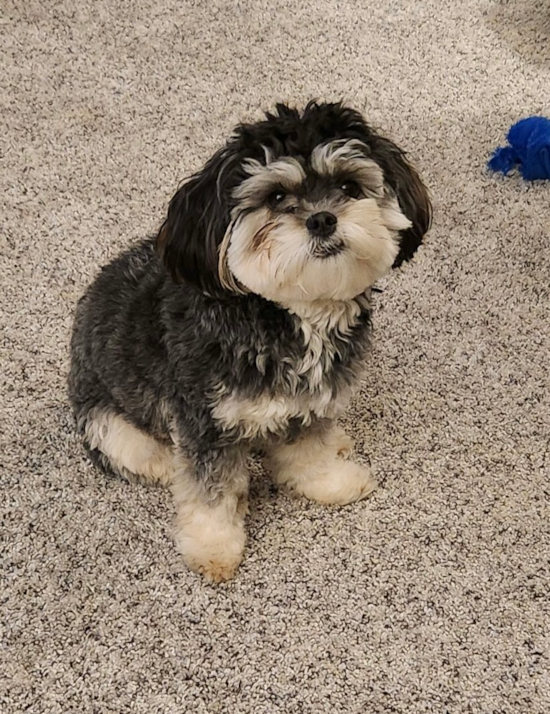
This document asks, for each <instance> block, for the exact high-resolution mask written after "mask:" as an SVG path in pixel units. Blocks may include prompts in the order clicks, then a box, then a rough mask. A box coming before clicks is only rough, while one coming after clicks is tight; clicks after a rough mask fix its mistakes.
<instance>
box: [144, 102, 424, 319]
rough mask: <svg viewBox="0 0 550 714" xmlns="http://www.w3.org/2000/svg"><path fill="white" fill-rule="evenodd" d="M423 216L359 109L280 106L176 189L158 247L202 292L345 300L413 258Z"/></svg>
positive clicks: (406, 170) (176, 272)
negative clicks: (356, 110)
mask: <svg viewBox="0 0 550 714" xmlns="http://www.w3.org/2000/svg"><path fill="white" fill-rule="evenodd" d="M430 219H431V206H430V202H429V198H428V195H427V192H426V190H425V188H424V186H423V184H422V182H421V181H420V179H419V177H418V175H417V173H416V171H415V170H414V169H413V168H412V167H411V166H410V164H409V163H408V162H407V161H406V159H405V158H404V156H403V153H402V152H401V151H400V150H399V149H398V148H397V147H396V146H395V144H393V143H392V142H390V141H389V140H388V139H385V138H383V137H381V136H380V135H378V134H377V133H376V132H374V131H373V130H372V129H371V128H370V127H368V126H367V125H366V124H365V122H364V121H363V119H362V117H361V116H360V115H359V114H358V113H357V112H355V111H353V110H351V109H348V108H345V107H343V106H342V105H340V104H317V103H310V104H309V105H308V106H307V107H306V109H305V110H304V111H303V112H298V111H297V110H294V109H289V108H288V107H285V106H282V105H279V106H278V113H277V114H276V115H269V114H268V115H267V119H266V120H265V121H262V122H259V123H258V124H254V125H241V126H239V127H237V129H236V131H235V134H234V136H233V137H232V139H230V141H229V142H228V144H227V145H226V147H224V149H222V150H220V151H219V152H218V153H217V154H215V155H214V157H212V159H210V161H209V162H208V163H207V164H206V166H205V168H204V169H203V171H202V172H201V173H199V174H197V175H195V176H194V177H192V178H191V179H190V180H189V181H188V182H187V183H186V184H184V186H183V187H182V188H181V189H180V190H179V191H178V193H177V194H176V195H175V196H174V198H173V199H172V202H171V204H170V208H169V211H168V218H167V220H166V221H165V223H164V225H163V227H162V229H161V231H160V233H159V237H158V246H159V248H160V250H161V253H162V254H163V256H164V261H165V263H166V265H167V267H168V269H169V270H170V272H171V274H172V275H173V277H174V278H175V279H181V278H183V279H185V280H188V281H191V282H193V283H195V284H197V285H199V286H200V287H201V288H203V289H204V290H206V291H207V292H210V293H214V292H215V293H219V292H220V291H224V290H225V291H232V292H237V293H239V292H240V293H243V292H244V293H246V292H253V293H256V294H258V295H261V296H262V297H265V298H267V299H269V300H273V301H275V302H279V303H281V304H283V305H290V304H292V303H294V302H302V301H313V300H349V299H351V298H353V297H355V296H357V295H359V294H361V293H363V292H364V291H365V290H366V289H367V288H368V287H370V286H371V285H372V284H373V283H374V282H376V280H378V279H379V278H380V277H382V276H383V275H384V274H385V273H387V272H388V271H389V270H390V269H391V268H392V266H394V267H395V266H397V265H400V264H401V263H402V262H403V261H404V260H408V259H409V258H410V257H412V255H413V254H414V252H415V251H416V249H417V247H418V246H419V244H420V242H421V240H422V237H423V235H424V233H425V232H426V230H427V229H428V227H429V224H430Z"/></svg>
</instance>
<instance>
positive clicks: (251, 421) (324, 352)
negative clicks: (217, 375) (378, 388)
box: [212, 308, 359, 438]
mask: <svg viewBox="0 0 550 714" xmlns="http://www.w3.org/2000/svg"><path fill="white" fill-rule="evenodd" d="M358 315H359V311H358V310H357V309H349V308H348V309H346V310H343V311H342V313H341V314H336V315H334V314H330V315H328V316H327V315H321V316H320V318H318V319H304V318H302V319H301V320H300V322H299V328H300V333H301V334H300V345H301V349H300V350H299V352H298V354H296V353H295V354H294V355H293V356H291V355H290V354H288V355H286V354H281V355H278V356H277V359H276V370H275V371H276V374H277V377H276V379H275V380H274V382H273V383H272V384H270V385H269V388H266V389H265V390H263V391H261V392H260V393H259V394H254V395H253V396H252V395H247V394H246V390H242V389H240V390H235V389H231V387H230V385H219V387H218V389H217V390H216V394H215V397H214V399H213V401H212V406H213V408H212V414H213V416H214V418H215V419H216V421H217V422H218V424H219V425H220V426H221V427H222V428H223V429H224V430H238V432H239V435H240V436H241V437H242V438H264V437H266V436H268V435H269V434H279V435H281V434H284V433H285V432H286V431H287V430H288V429H289V427H290V425H291V424H293V425H296V424H298V425H301V426H304V427H306V426H308V425H309V424H311V423H312V422H313V421H314V420H316V419H323V418H330V419H332V418H335V417H337V416H338V415H339V414H340V413H341V412H342V411H343V409H344V408H345V407H346V405H347V402H348V400H349V395H350V391H351V387H350V381H353V380H351V379H350V377H353V376H354V375H355V376H356V377H358V376H359V374H358V372H359V370H358V365H353V364H351V363H350V362H351V360H347V361H346V355H345V352H346V349H345V348H346V344H347V343H349V342H350V341H351V340H352V339H353V337H352V333H353V328H354V326H355V324H356V322H357V319H358ZM314 317H315V316H314ZM343 364H345V368H346V372H347V374H346V377H347V378H345V379H344V378H341V375H340V373H339V371H340V372H341V371H342V370H341V368H342V365H343ZM336 365H338V369H337V366H336ZM338 370H339V371H338Z"/></svg>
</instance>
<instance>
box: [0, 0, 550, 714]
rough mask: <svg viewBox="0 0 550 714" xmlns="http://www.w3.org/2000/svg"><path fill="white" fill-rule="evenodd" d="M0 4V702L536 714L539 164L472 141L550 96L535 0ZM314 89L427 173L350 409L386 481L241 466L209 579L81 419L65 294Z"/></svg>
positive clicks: (3, 705)
mask: <svg viewBox="0 0 550 714" xmlns="http://www.w3.org/2000/svg"><path fill="white" fill-rule="evenodd" d="M0 32H1V37H0V54H1V68H0V84H1V92H0V106H1V111H0V123H1V126H0V154H1V158H0V181H1V185H0V201H1V203H2V208H1V214H0V215H1V220H2V226H1V231H0V261H1V262H0V281H1V306H0V310H1V317H0V322H1V330H2V331H1V350H2V352H1V359H2V363H1V370H0V383H1V385H2V387H1V395H0V410H1V411H0V416H1V443H0V461H1V473H0V478H1V482H2V487H1V494H2V498H1V512H2V523H1V525H2V582H1V584H0V598H1V603H2V607H1V614H2V627H3V629H2V635H1V643H2V661H1V664H0V710H1V711H2V712H5V713H6V714H20V713H22V712H31V713H35V712H36V713H39V714H42V713H44V714H50V713H51V714H53V713H55V714H67V713H69V712H74V713H75V714H88V713H90V714H91V713H92V712H94V713H98V714H103V713H104V712H113V713H114V714H125V713H126V712H135V713H138V714H142V713H143V714H145V713H147V714H151V713H155V712H159V713H163V714H164V713H166V714H172V713H174V714H176V713H177V714H187V713H189V714H194V713H195V712H197V713H198V714H203V713H204V714H214V713H219V712H223V713H228V714H229V713H231V714H241V713H243V714H248V713H250V714H252V713H254V714H277V713H279V712H280V713H281V714H282V713H284V714H294V713H296V714H306V713H307V714H321V713H325V712H327V713H328V712H345V713H347V712H353V713H357V714H359V713H361V714H386V713H388V712H399V713H402V714H419V713H423V712H433V713H434V714H455V713H456V714H458V713H460V714H462V713H466V712H471V713H480V714H548V712H549V711H550V669H549V657H550V585H549V583H550V565H549V561H550V479H549V467H550V457H549V449H548V441H549V434H550V379H549V363H550V325H549V318H548V310H549V305H550V299H549V295H548V291H549V282H550V182H549V183H546V184H545V183H542V182H541V183H539V184H538V185H535V184H533V185H526V184H524V183H522V182H521V180H519V179H518V178H517V177H509V178H507V179H502V178H496V177H493V176H490V175H488V174H487V173H486V172H485V168H484V166H485V162H486V159H487V157H488V155H489V154H490V152H491V151H492V149H493V148H495V147H496V146H497V145H499V144H500V143H502V141H503V139H504V135H505V133H506V131H507V129H508V127H509V125H510V124H511V123H513V122H514V121H516V120H517V119H519V118H521V117H523V116H527V115H530V114H536V113H541V114H545V115H547V116H550V92H549V90H550V10H549V5H548V3H547V2H546V1H545V0H538V1H536V0H508V1H503V2H500V3H499V2H495V1H494V0H463V1H462V2H457V3H452V2H446V1H444V0H427V1H426V2H418V1H412V0H410V1H409V2H406V1H405V0H376V1H374V0H302V1H300V2H298V1H297V0H277V2H268V1H267V0H238V1H237V0H235V1H234V2H231V1H230V0H195V1H194V2H193V1H191V0H187V1H186V0H177V1H176V0H140V1H136V0H97V1H96V2H90V1H89V0H80V1H79V2H70V1H69V0H65V1H64V2H56V1H54V0H50V1H49V2H41V1H39V0H26V1H24V0H3V2H2V6H1V19H0ZM313 96H317V97H320V98H323V99H334V98H340V97H343V98H345V99H346V100H348V101H351V102H352V103H353V104H354V105H355V106H356V107H357V108H359V109H360V110H364V111H365V112H366V114H367V116H368V117H369V118H370V120H371V121H372V122H373V123H374V124H376V125H378V126H380V127H382V128H383V129H384V130H385V131H386V132H387V133H388V134H389V135H390V136H391V137H393V138H394V139H395V140H396V141H397V142H398V143H400V144H401V145H402V146H403V147H404V148H406V149H407V150H408V151H409V152H410V155H411V158H412V159H413V160H414V161H415V162H416V163H417V165H418V167H419V168H420V170H421V172H422V174H423V176H424V177H425V179H426V181H427V183H428V184H429V185H430V187H431V190H432V193H433V196H434V203H435V210H436V220H435V225H434V228H433V231H432V232H431V234H430V239H429V241H428V243H427V244H426V246H425V247H424V248H423V249H422V251H421V253H420V255H419V257H418V259H417V260H416V261H415V262H414V264H411V265H410V266H408V267H407V268H406V269H405V270H403V271H401V272H400V273H399V274H395V275H393V276H392V277H391V278H389V279H388V280H386V281H385V283H384V286H383V287H384V292H383V293H382V294H381V295H380V296H379V297H378V299H377V310H376V318H375V322H376V330H375V345H374V348H373V352H372V356H371V358H370V360H369V364H368V376H367V378H366V380H365V382H364V384H363V386H362V388H361V390H360V392H359V393H357V394H356V395H355V399H354V402H353V404H352V406H351V408H350V410H349V412H348V415H347V419H346V421H347V426H348V428H349V430H350V431H351V432H352V433H353V435H354V436H355V438H356V440H357V451H358V458H359V459H360V460H364V461H365V462H370V463H371V464H372V467H373V469H374V471H375V473H376V474H377V476H378V478H379V479H380V480H381V482H382V485H381V487H380V488H379V490H378V491H377V492H376V494H375V495H374V496H373V497H372V499H370V500H369V501H367V502H364V503H360V504H357V505H354V506H352V507H350V508H347V509H341V510H338V509H332V510H331V509H324V508H321V507H318V506H316V505H313V504H309V503H306V502H303V501H298V500H292V499H290V498H288V497H287V496H286V495H285V494H283V493H278V494H277V493H275V491H274V489H272V488H271V487H270V485H269V483H268V482H267V480H265V479H261V478H259V479H258V480H257V482H256V483H255V486H254V496H253V511H252V514H251V516H250V521H249V533H250V539H249V544H248V547H247V553H246V558H245V562H244V565H243V567H242V569H241V571H240V573H239V576H238V578H237V579H236V580H235V581H234V582H233V583H231V584H229V585H225V586H221V587H213V586H208V585H205V584H204V583H203V582H201V580H200V579H198V578H197V577H196V576H194V575H192V574H190V573H189V572H187V571H186V570H185V568H183V567H182V565H181V563H180V560H179V558H178V556H177V553H176V552H175V549H174V547H173V544H172V542H171V539H170V522H171V518H172V505H171V502H170V499H169V496H168V494H167V493H165V492H163V491H161V490H155V489H146V488H140V487H137V486H129V485H127V484H125V483H122V482H120V481H117V480H114V479H111V480H109V479H107V478H106V477H104V476H102V475H101V474H99V473H98V472H96V471H95V470H94V468H93V467H92V466H91V465H90V464H89V462H88V461H87V459H86V456H85V454H84V452H83V450H82V448H81V445H80V442H79V440H78V439H77V438H76V437H75V435H74V432H73V424H72V419H71V415H70V412H69V409H68V405H67V401H66V396H65V380H66V374H67V367H68V359H67V345H68V337H69V332H70V327H71V320H72V313H73V309H74V306H75V302H76V300H77V299H78V297H79V296H80V294H81V293H82V291H83V289H84V287H85V286H86V284H87V283H88V281H89V280H90V279H91V278H92V276H93V275H94V273H95V272H96V270H97V269H98V266H99V265H100V264H102V263H104V262H105V261H106V260H107V259H108V258H110V257H111V256H113V255H115V254H116V253H117V252H118V251H119V250H120V249H121V248H122V247H124V246H126V245H128V244H129V243H130V242H131V241H132V240H135V239H137V238H138V237H140V236H143V235H145V234H147V233H148V232H150V231H153V230H155V228H157V227H158V226H159V223H160V221H161V220H162V218H163V212H164V210H165V208H166V205H167V201H168V200H169V198H170V197H171V195H172V193H173V191H174V189H175V187H176V185H177V183H178V181H179V180H180V179H181V178H183V177H184V176H185V175H186V174H188V173H189V172H190V171H192V170H193V169H196V168H198V167H199V166H200V164H201V162H202V161H204V160H205V159H206V157H208V155H209V153H210V152H211V151H212V150H213V149H214V148H215V147H217V146H219V144H220V142H221V141H223V139H224V137H225V136H226V135H227V133H228V131H229V130H230V129H231V127H232V125H233V124H234V123H235V122H236V121H238V120H240V119H243V118H254V117H257V116H259V113H260V110H261V109H262V108H264V107H265V108H267V107H270V106H272V105H273V103H274V102H275V101H276V100H279V99H286V100H291V101H296V102H300V103H301V102H303V101H305V100H307V99H309V98H311V97H313Z"/></svg>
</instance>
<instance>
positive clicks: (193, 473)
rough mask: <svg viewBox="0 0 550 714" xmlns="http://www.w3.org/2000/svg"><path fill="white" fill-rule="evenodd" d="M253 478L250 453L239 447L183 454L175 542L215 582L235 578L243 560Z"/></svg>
mask: <svg viewBox="0 0 550 714" xmlns="http://www.w3.org/2000/svg"><path fill="white" fill-rule="evenodd" d="M248 483H249V477H248V474H247V470H246V453H245V452H244V451H243V449H240V448H238V447H227V448H222V449H211V450H209V451H208V452H207V453H206V454H205V453H202V454H201V455H200V459H196V460H194V461H193V460H191V459H189V458H187V457H181V458H180V459H178V467H177V470H176V475H175V478H174V481H173V485H172V493H173V495H174V500H175V503H176V508H177V516H176V533H175V540H176V545H177V547H178V550H179V551H180V553H181V554H182V555H183V558H184V560H185V562H186V563H187V565H188V566H189V567H190V568H191V569H192V570H194V571H196V572H198V573H201V574H202V575H204V576H205V578H206V579H207V580H210V581H212V582H221V581H223V580H228V579H230V578H232V577H233V576H234V575H235V572H236V570H237V568H238V566H239V564H240V562H241V559H242V556H243V551H244V545H245V540H246V536H245V527H244V520H245V516H246V513H247V510H248V501H247V498H248Z"/></svg>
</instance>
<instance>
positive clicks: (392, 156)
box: [369, 136, 432, 268]
mask: <svg viewBox="0 0 550 714" xmlns="http://www.w3.org/2000/svg"><path fill="white" fill-rule="evenodd" d="M369 143H370V145H371V147H372V149H373V154H372V156H373V158H374V159H375V160H376V162H377V163H378V164H379V165H380V166H381V168H382V171H383V172H384V177H385V181H386V183H387V184H388V186H389V187H390V189H391V191H392V192H393V193H394V194H395V196H396V198H397V200H398V202H399V206H400V207H401V210H402V211H403V213H404V214H405V216H406V217H407V218H408V219H409V221H410V222H411V223H412V226H411V227H410V228H407V229H405V230H403V231H401V232H400V236H401V241H400V245H399V253H398V254H397V257H396V259H395V261H394V264H393V267H394V268H398V267H399V266H400V265H401V264H402V263H403V262H405V261H406V260H410V259H411V258H412V257H413V255H414V254H415V253H416V251H417V249H418V247H419V245H420V244H421V243H422V239H423V238H424V235H425V234H426V233H427V232H428V230H429V228H430V226H431V223H432V204H431V201H430V197H429V194H428V190H427V189H426V187H425V186H424V184H423V183H422V180H421V179H420V176H419V175H418V173H417V171H416V169H415V168H414V167H413V166H411V164H410V163H409V162H408V161H407V159H406V158H405V154H404V153H403V151H401V149H399V147H397V146H396V145H395V144H394V143H393V142H392V141H390V140H389V139H385V138H383V137H380V136H376V137H372V136H371V138H370V142H369Z"/></svg>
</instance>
